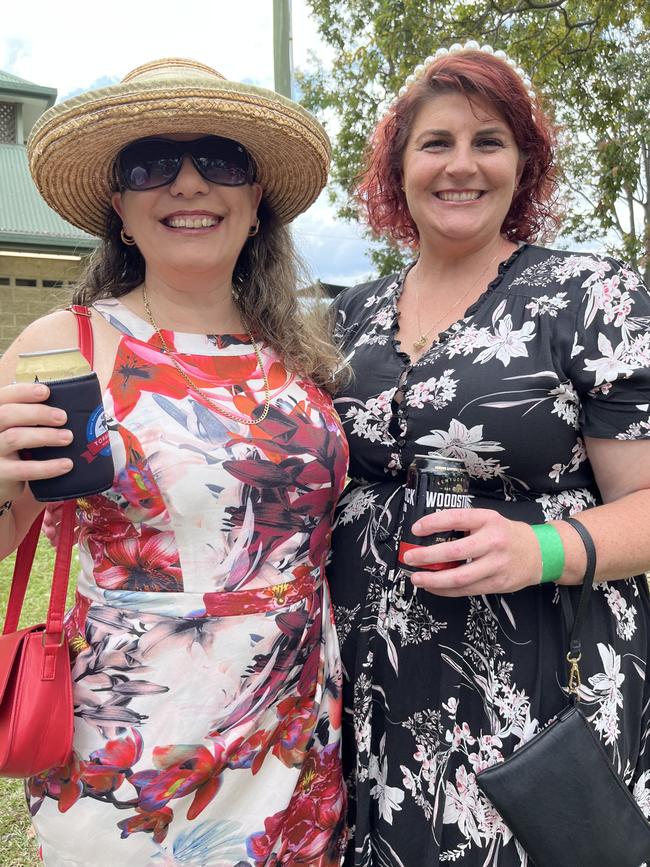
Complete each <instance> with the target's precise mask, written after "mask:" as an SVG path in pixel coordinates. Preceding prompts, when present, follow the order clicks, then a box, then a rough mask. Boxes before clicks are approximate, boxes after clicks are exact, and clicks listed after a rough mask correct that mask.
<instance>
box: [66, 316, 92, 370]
mask: <svg viewBox="0 0 650 867" xmlns="http://www.w3.org/2000/svg"><path fill="white" fill-rule="evenodd" d="M68 310H71V311H72V313H74V315H75V316H76V317H77V331H78V334H79V349H80V350H81V354H82V355H83V357H84V358H85V359H86V361H87V362H88V364H89V365H90V366H91V368H92V366H93V357H94V352H93V327H92V324H91V322H90V315H91V314H90V308H89V307H86V306H85V305H83V304H71V305H70V307H68Z"/></svg>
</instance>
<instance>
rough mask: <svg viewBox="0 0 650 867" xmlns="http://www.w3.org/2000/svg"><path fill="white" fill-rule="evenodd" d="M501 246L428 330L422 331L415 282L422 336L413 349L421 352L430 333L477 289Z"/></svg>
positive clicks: (417, 315)
mask: <svg viewBox="0 0 650 867" xmlns="http://www.w3.org/2000/svg"><path fill="white" fill-rule="evenodd" d="M501 246H502V245H501V244H499V248H498V249H497V251H496V253H495V254H494V256H493V257H492V258H491V259H490V261H489V262H488V263H487V265H486V266H485V268H483V270H482V271H481V273H480V274H479V275H478V277H477V278H476V280H475V281H474V282H473V283H472V285H471V286H470V287H469V289H468V290H467V291H466V292H463V294H462V295H461V296H460V298H458V299H457V300H456V301H454V303H453V304H452V305H451V307H448V308H447V310H445V312H444V313H443V314H442V316H440V317H438V319H436V321H435V322H434V323H433V325H431V326H430V327H429V328H427V330H426V331H422V325H421V323H420V295H419V292H418V284H417V283H415V287H414V288H415V320H416V322H417V326H418V331H419V332H420V336H419V337H418V339H417V340H414V341H413V349H415V351H416V352H419V351H420V350H421V349H424V347H425V346H426V345H427V340H428V337H429V334H431V332H432V331H433V329H434V328H435V327H436V325H438V324H439V323H440V322H442V320H443V319H445V318H446V317H447V316H449V314H450V313H451V311H452V310H455V309H456V307H458V305H459V304H460V303H461V301H464V300H465V298H467V296H468V295H469V294H470V292H472V291H473V290H474V289H476V287H477V286H478V284H479V283H480V282H481V279H482V278H483V277H484V276H485V274H486V273H487V271H488V270H489V268H490V267H491V266H492V264H493V263H494V262H495V261H496V259H497V257H498V255H499V251H500V250H501Z"/></svg>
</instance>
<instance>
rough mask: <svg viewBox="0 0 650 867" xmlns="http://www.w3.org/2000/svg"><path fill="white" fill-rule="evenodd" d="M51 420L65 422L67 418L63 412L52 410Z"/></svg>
mask: <svg viewBox="0 0 650 867" xmlns="http://www.w3.org/2000/svg"><path fill="white" fill-rule="evenodd" d="M52 418H53V419H54V421H65V420H66V418H67V415H66V414H65V412H64V411H63V410H62V409H53V410H52Z"/></svg>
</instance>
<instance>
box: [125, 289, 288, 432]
mask: <svg viewBox="0 0 650 867" xmlns="http://www.w3.org/2000/svg"><path fill="white" fill-rule="evenodd" d="M142 300H143V302H144V309H145V312H146V314H147V317H148V318H149V322H150V323H151V325H152V327H153V329H154V331H155V332H156V334H157V335H158V339H159V340H160V345H161V346H162V350H163V352H164V353H165V355H167V356H168V357H169V360H170V361H171V363H172V364H173V365H174V367H175V368H176V370H177V371H178V372H179V373H180V375H181V376H182V377H183V379H184V380H185V382H186V383H187V384H188V385H189V386H190V388H192V389H194V391H195V392H196V393H197V394H200V395H201V397H202V398H203V400H205V402H206V403H207V404H209V406H211V407H212V409H213V410H214V411H215V412H218V413H219V414H220V415H225V416H227V417H228V418H230V419H232V420H233V421H237V422H239V423H240V424H247V425H254V424H260V423H261V422H263V421H264V419H265V418H266V416H267V415H268V412H269V407H270V406H271V389H270V388H269V381H268V378H267V376H266V371H265V370H264V363H263V361H262V354H261V352H260V349H259V346H258V345H257V343H256V342H255V340H254V338H253V335H252V334H251V332H250V331H249V330H248V328H246V333H247V334H248V337H249V338H250V342H251V344H252V346H253V350H254V351H255V357H256V358H257V363H258V365H259V368H260V370H261V371H262V379H263V380H264V409H263V410H262V413H261V415H260V416H259V418H247V417H246V416H241V415H235V413H232V412H230V410H227V409H226V408H225V407H223V406H220V405H219V404H218V403H215V401H214V400H212V398H211V397H208V395H207V394H206V393H205V392H204V391H203V389H201V388H199V386H198V385H197V384H196V383H195V382H193V381H192V380H191V379H190V377H189V376H188V375H187V373H186V372H185V371H184V370H183V368H182V367H181V365H180V363H179V362H178V360H177V359H176V357H175V354H174V353H173V352H171V350H170V349H169V347H168V346H167V342H166V340H165V338H164V337H163V336H162V333H161V331H160V328H158V325H157V324H156V320H155V319H154V318H153V315H152V313H151V308H150V307H149V299H148V298H147V287H146V285H145V284H144V283H143V284H142ZM244 327H245V326H244Z"/></svg>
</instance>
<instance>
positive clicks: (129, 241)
mask: <svg viewBox="0 0 650 867" xmlns="http://www.w3.org/2000/svg"><path fill="white" fill-rule="evenodd" d="M120 238H121V239H122V243H123V244H126V246H127V247H135V238H132V237H131V235H127V234H126V232H125V231H124V226H122V228H121V229H120Z"/></svg>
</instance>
